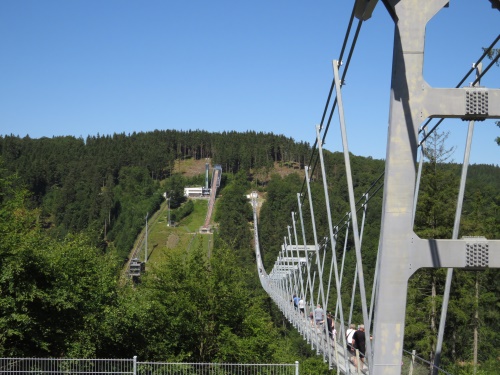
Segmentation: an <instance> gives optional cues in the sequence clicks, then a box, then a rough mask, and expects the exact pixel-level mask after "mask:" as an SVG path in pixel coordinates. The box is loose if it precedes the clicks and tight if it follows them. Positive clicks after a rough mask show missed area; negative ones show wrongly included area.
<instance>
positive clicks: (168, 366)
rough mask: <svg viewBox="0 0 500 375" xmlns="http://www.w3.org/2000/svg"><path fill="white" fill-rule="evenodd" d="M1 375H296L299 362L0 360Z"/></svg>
mask: <svg viewBox="0 0 500 375" xmlns="http://www.w3.org/2000/svg"><path fill="white" fill-rule="evenodd" d="M0 374H1V375H4V374H5V375H8V374H9V375H10V374H12V375H20V374H25V375H30V374H36V375H45V374H47V375H52V374H57V375H73V374H74V375H79V374H88V375H91V374H101V375H108V374H109V375H298V374H299V363H298V362H295V363H293V364H290V363H285V364H239V363H172V362H139V361H137V360H136V358H135V357H134V358H133V359H67V358H65V359H61V358H0Z"/></svg>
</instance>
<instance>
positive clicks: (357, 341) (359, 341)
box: [352, 324, 366, 369]
mask: <svg viewBox="0 0 500 375" xmlns="http://www.w3.org/2000/svg"><path fill="white" fill-rule="evenodd" d="M352 346H353V348H354V350H356V349H358V350H359V360H360V362H361V363H359V364H358V363H357V360H356V356H354V357H352V359H353V363H354V366H355V367H356V368H358V365H361V369H362V368H363V367H362V366H363V364H364V363H365V352H366V340H365V326H364V325H363V324H360V325H359V328H358V330H357V331H356V332H354V335H353V336H352Z"/></svg>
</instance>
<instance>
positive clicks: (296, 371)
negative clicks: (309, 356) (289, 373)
mask: <svg viewBox="0 0 500 375" xmlns="http://www.w3.org/2000/svg"><path fill="white" fill-rule="evenodd" d="M295 375H299V361H295Z"/></svg>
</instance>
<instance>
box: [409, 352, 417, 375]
mask: <svg viewBox="0 0 500 375" xmlns="http://www.w3.org/2000/svg"><path fill="white" fill-rule="evenodd" d="M415 353H416V352H415V350H412V351H411V361H410V371H409V372H408V375H412V374H413V363H414V362H415Z"/></svg>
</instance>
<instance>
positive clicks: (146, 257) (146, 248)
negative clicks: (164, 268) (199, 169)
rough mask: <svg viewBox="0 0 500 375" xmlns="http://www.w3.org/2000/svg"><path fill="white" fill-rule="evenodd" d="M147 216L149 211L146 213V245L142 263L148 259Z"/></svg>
mask: <svg viewBox="0 0 500 375" xmlns="http://www.w3.org/2000/svg"><path fill="white" fill-rule="evenodd" d="M148 216H149V212H148V213H146V246H144V263H146V262H147V261H148Z"/></svg>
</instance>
